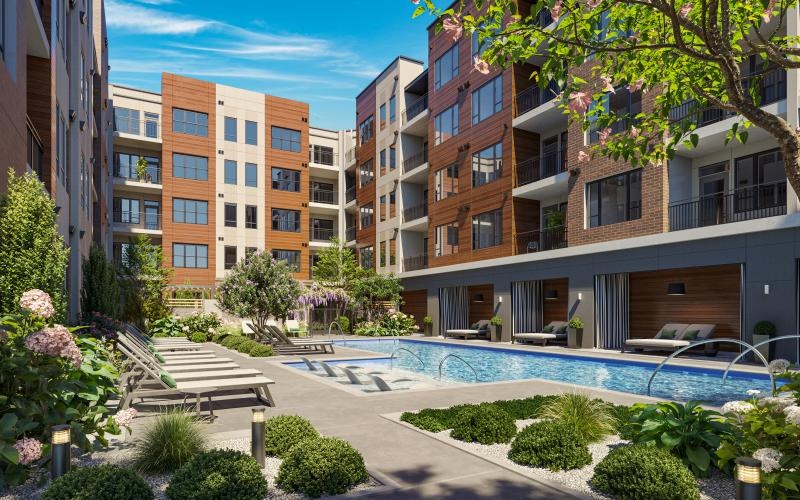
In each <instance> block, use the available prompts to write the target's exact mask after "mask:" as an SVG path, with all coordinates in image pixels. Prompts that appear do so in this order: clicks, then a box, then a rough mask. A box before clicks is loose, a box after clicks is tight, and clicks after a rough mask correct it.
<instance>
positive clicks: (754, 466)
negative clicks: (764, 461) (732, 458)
mask: <svg viewBox="0 0 800 500" xmlns="http://www.w3.org/2000/svg"><path fill="white" fill-rule="evenodd" d="M736 500H761V460H757V459H755V458H750V457H739V458H737V459H736Z"/></svg>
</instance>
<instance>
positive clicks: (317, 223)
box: [311, 219, 335, 241]
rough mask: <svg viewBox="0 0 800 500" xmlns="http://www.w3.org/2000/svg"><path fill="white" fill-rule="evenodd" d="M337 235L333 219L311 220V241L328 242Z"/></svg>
mask: <svg viewBox="0 0 800 500" xmlns="http://www.w3.org/2000/svg"><path fill="white" fill-rule="evenodd" d="M334 235H335V233H334V231H333V221H332V220H331V219H311V239H312V240H315V241H328V240H330V239H331V238H333V236H334Z"/></svg>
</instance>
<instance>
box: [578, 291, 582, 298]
mask: <svg viewBox="0 0 800 500" xmlns="http://www.w3.org/2000/svg"><path fill="white" fill-rule="evenodd" d="M578 300H583V293H582V292H578Z"/></svg>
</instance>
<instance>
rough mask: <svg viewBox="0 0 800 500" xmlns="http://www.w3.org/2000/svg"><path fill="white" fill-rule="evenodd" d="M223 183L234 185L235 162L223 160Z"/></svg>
mask: <svg viewBox="0 0 800 500" xmlns="http://www.w3.org/2000/svg"><path fill="white" fill-rule="evenodd" d="M225 184H233V185H236V162H235V161H233V160H225Z"/></svg>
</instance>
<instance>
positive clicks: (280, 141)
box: [272, 127, 300, 153]
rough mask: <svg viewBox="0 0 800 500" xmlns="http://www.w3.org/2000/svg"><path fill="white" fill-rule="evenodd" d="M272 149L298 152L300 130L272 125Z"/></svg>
mask: <svg viewBox="0 0 800 500" xmlns="http://www.w3.org/2000/svg"><path fill="white" fill-rule="evenodd" d="M272 149H281V150H283V151H291V152H292V153H299V152H300V131H299V130H292V129H288V128H281V127H272Z"/></svg>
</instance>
